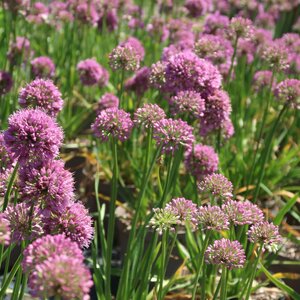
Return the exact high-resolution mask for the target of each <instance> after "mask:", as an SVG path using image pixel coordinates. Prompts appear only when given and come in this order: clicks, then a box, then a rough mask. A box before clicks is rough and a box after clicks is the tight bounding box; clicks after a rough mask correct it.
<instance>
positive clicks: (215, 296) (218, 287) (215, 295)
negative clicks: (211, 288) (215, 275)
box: [212, 279, 221, 300]
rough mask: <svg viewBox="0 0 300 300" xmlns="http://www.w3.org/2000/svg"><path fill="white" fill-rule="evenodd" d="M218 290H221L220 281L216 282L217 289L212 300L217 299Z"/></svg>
mask: <svg viewBox="0 0 300 300" xmlns="http://www.w3.org/2000/svg"><path fill="white" fill-rule="evenodd" d="M220 288H221V279H220V280H219V282H218V285H217V288H216V291H215V294H214V297H213V299H212V300H216V299H217V297H218V294H219V291H220Z"/></svg>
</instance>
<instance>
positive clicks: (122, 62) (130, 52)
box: [109, 44, 141, 71]
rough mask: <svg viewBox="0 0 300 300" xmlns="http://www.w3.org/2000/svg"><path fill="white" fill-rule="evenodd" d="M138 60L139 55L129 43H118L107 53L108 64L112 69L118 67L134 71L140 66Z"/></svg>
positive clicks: (117, 68)
mask: <svg viewBox="0 0 300 300" xmlns="http://www.w3.org/2000/svg"><path fill="white" fill-rule="evenodd" d="M140 60H141V59H140V56H138V55H137V53H136V51H135V49H134V48H133V47H132V46H130V45H129V44H125V45H124V46H121V45H119V46H117V47H116V48H114V49H113V50H112V52H111V53H110V54H109V64H110V67H111V68H112V69H113V70H114V71H116V70H119V69H122V70H126V71H135V70H137V69H138V68H139V67H140Z"/></svg>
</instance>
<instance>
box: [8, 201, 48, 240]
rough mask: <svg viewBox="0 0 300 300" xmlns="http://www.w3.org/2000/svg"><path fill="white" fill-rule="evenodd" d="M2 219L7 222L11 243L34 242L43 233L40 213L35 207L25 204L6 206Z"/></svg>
mask: <svg viewBox="0 0 300 300" xmlns="http://www.w3.org/2000/svg"><path fill="white" fill-rule="evenodd" d="M3 217H4V218H5V219H6V220H7V221H8V222H9V227H10V230H11V240H12V241H13V242H21V241H23V240H24V241H26V240H34V239H36V238H37V237H39V236H41V235H43V233H44V232H43V224H42V218H41V212H40V210H38V209H37V208H36V207H35V206H32V207H31V206H29V205H27V204H26V203H19V204H17V205H15V206H13V205H11V206H8V207H7V208H6V210H5V211H4V213H3Z"/></svg>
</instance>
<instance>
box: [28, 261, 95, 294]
mask: <svg viewBox="0 0 300 300" xmlns="http://www.w3.org/2000/svg"><path fill="white" fill-rule="evenodd" d="M28 285H29V287H30V294H31V295H32V296H34V297H40V298H45V297H47V298H52V297H58V298H60V299H65V300H73V299H83V300H88V299H89V298H90V297H89V291H90V288H91V287H92V286H93V281H92V276H91V273H90V271H89V270H88V268H87V267H85V266H84V264H83V263H82V262H81V261H79V260H77V259H74V258H73V257H71V256H67V255H54V256H52V257H50V258H48V259H47V260H45V261H44V262H43V263H41V264H39V265H36V266H35V268H34V271H33V273H32V274H31V276H30V277H29V284H28Z"/></svg>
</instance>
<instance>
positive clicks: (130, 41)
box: [120, 37, 145, 60]
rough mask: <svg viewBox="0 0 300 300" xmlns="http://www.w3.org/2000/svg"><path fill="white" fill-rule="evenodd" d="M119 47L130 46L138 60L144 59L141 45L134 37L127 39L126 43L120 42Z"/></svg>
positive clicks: (143, 50)
mask: <svg viewBox="0 0 300 300" xmlns="http://www.w3.org/2000/svg"><path fill="white" fill-rule="evenodd" d="M120 46H123V47H126V46H130V47H132V48H133V50H134V51H135V53H136V55H137V57H138V58H139V60H143V59H144V57H145V49H144V46H143V45H142V43H141V42H140V41H139V40H138V39H137V38H135V37H129V38H128V39H127V40H126V41H124V42H122V43H121V44H120Z"/></svg>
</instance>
